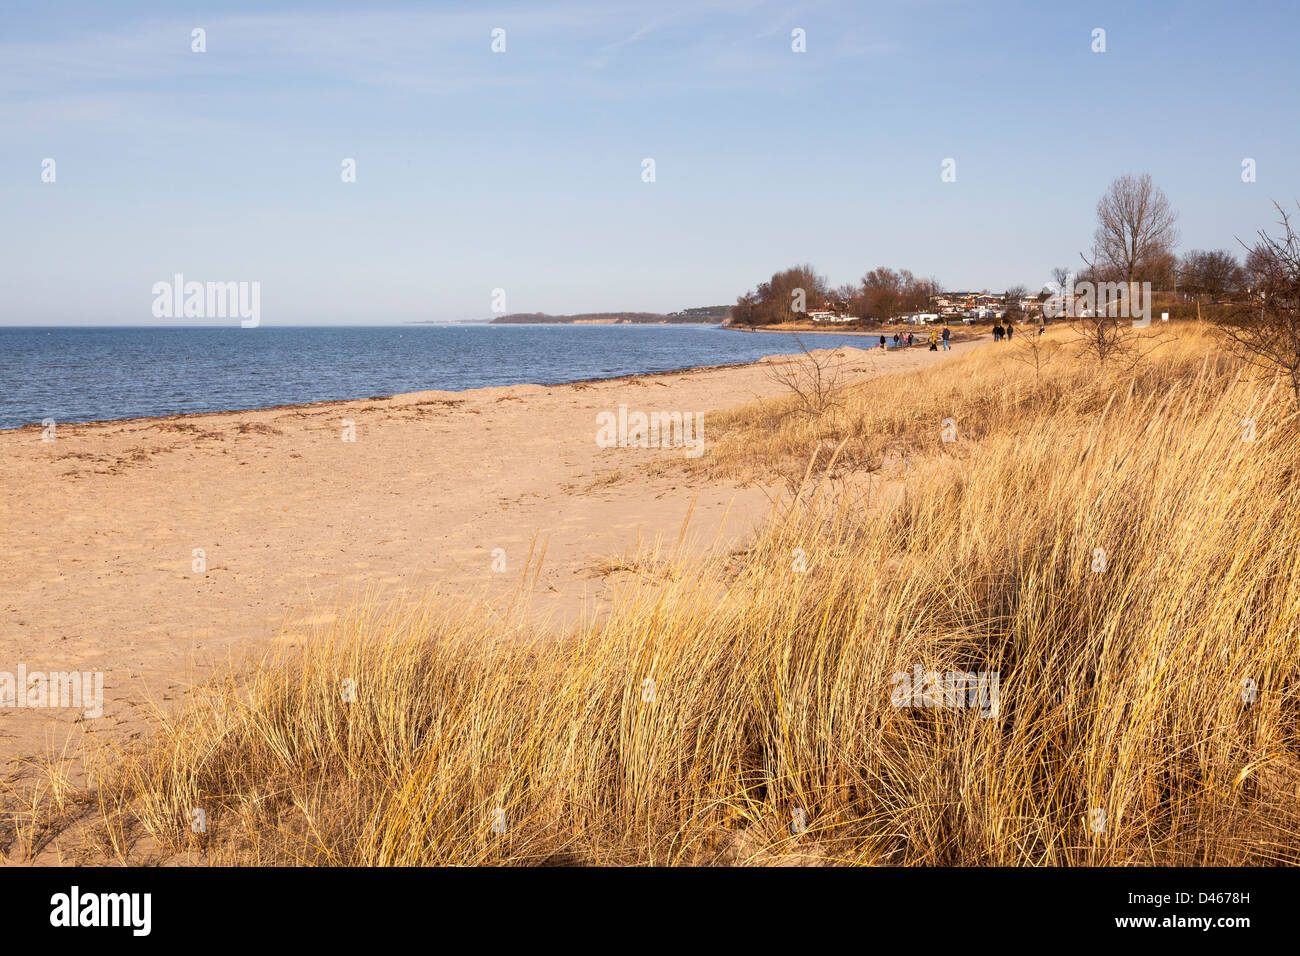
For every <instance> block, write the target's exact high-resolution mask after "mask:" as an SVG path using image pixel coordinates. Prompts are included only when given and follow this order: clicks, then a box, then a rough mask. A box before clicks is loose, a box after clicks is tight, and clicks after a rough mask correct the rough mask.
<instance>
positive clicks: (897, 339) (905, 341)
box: [877, 325, 951, 352]
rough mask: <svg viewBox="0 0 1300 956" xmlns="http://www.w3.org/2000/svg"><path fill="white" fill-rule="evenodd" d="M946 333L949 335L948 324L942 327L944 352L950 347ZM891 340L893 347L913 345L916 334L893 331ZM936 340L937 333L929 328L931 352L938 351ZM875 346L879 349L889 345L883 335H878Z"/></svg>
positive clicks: (937, 339) (937, 337) (937, 338)
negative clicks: (877, 342) (878, 338)
mask: <svg viewBox="0 0 1300 956" xmlns="http://www.w3.org/2000/svg"><path fill="white" fill-rule="evenodd" d="M948 335H949V332H948V326H946V325H945V326H944V327H943V350H944V351H945V352H946V351H948V349H949V348H951V346H950V345H949V344H948ZM892 341H893V343H894V348H898V346H900V345H915V344H916V336H915V335H913V334H912V333H911V332H895V333H894V335H893V339H892ZM938 341H939V333H938V332H936V331H935V330H934V329H931V330H930V351H931V352H936V351H938V349H939V346H938V344H937V343H938ZM877 347H878V348H880V349H881V350H884V349H887V348H888V347H889V346H888V345H887V344H886V343H885V337H884V336H883V335H882V336H881V337H880V344H879V345H878V346H877Z"/></svg>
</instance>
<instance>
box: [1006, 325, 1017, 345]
mask: <svg viewBox="0 0 1300 956" xmlns="http://www.w3.org/2000/svg"><path fill="white" fill-rule="evenodd" d="M1015 328H1016V327H1015V326H1014V325H1012V324H1011V322H1010V321H1009V320H1008V322H1007V341H1008V342H1010V341H1011V333H1012V332H1014V331H1015Z"/></svg>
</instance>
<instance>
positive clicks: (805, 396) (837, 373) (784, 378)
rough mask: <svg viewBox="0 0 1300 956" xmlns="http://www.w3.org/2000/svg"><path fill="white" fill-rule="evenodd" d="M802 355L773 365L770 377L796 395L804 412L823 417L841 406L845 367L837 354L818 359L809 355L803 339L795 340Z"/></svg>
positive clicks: (825, 352) (824, 353) (769, 369)
mask: <svg viewBox="0 0 1300 956" xmlns="http://www.w3.org/2000/svg"><path fill="white" fill-rule="evenodd" d="M795 341H796V342H798V343H799V349H800V351H801V352H802V353H803V354H802V355H792V356H788V357H786V358H784V359H780V360H778V361H775V362H773V363H772V364H771V366H770V367H769V368H768V370H767V377H768V378H769V379H770V380H771V381H773V382H775V383H776V384H777V385H780V386H781V387H782V388H785V389H787V390H788V391H789V392H790V393H791V394H792V395H794V397H795V399H796V401H797V403H798V405H799V408H800V410H801V411H803V412H805V413H807V414H809V415H821V414H822V413H824V412H825V411H827V410H828V409H830V408H835V407H837V406H838V405H839V401H838V399H837V398H836V395H837V393H838V391H839V388H840V379H841V375H842V372H843V363H842V361H841V360H840V358H839V356H838V354H837V353H836V352H835V351H834V350H826V351H824V352H822V354H820V355H817V354H814V353H812V352H810V351H808V346H806V345H804V344H803V339H801V338H799V336H797V335H796V336H795Z"/></svg>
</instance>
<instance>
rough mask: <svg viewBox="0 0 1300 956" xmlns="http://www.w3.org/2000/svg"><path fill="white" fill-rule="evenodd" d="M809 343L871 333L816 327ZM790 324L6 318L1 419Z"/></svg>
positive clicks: (514, 366) (440, 380)
mask: <svg viewBox="0 0 1300 956" xmlns="http://www.w3.org/2000/svg"><path fill="white" fill-rule="evenodd" d="M804 341H805V343H807V345H808V347H809V348H832V347H834V346H838V345H855V346H858V347H867V346H869V345H870V344H872V343H873V342H875V340H874V339H865V338H863V337H861V336H849V335H809V336H805V337H804ZM798 348H799V346H798V344H797V343H796V342H795V339H794V336H790V335H780V334H767V333H763V334H753V335H751V334H745V333H741V332H731V331H727V330H724V329H721V328H719V327H717V326H699V325H695V326H671V325H641V326H635V325H634V326H610V325H586V326H574V325H560V326H527V325H452V326H446V325H442V326H439V325H413V326H412V325H408V326H399V327H366V328H358V327H349V328H337V327H335V328H301V327H300V328H284V327H281V328H275V327H272V328H266V327H263V328H257V329H241V328H238V327H230V328H116V329H106V328H94V329H92V328H58V329H41V328H0V428H15V427H17V426H20V425H30V424H33V423H36V422H40V421H41V420H42V419H45V418H52V419H54V420H55V421H56V422H82V421H93V420H97V419H112V418H139V417H142V416H146V415H170V414H174V413H178V412H209V411H230V410H234V409H242V408H267V407H269V406H271V405H287V404H295V403H300V402H316V401H327V400H334V399H347V398H369V397H372V396H378V395H393V394H396V393H399V392H418V391H423V390H426V389H451V390H459V389H466V388H480V387H483V386H488V385H514V384H518V383H521V382H532V383H536V384H540V385H549V384H555V383H558V382H574V381H579V380H581V379H587V378H601V377H607V376H614V375H633V374H640V373H644V372H662V371H669V370H672V369H679V368H688V367H691V366H696V365H721V364H725V363H728V362H751V361H753V360H755V359H757V358H760V357H761V356H764V355H772V354H779V353H787V352H796V351H798Z"/></svg>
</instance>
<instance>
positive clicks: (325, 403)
mask: <svg viewBox="0 0 1300 956" xmlns="http://www.w3.org/2000/svg"><path fill="white" fill-rule="evenodd" d="M843 334H846V335H847V334H849V333H843ZM845 347H848V346H845ZM912 347H913V348H920V347H921V346H920V345H919V344H918V345H916V346H912ZM863 351H878V350H870V349H865V350H863ZM890 351H894V350H893V349H891V350H890ZM801 355H802V353H801V352H781V353H774V354H772V355H767V356H763V357H762V358H759V359H755V360H754V361H752V362H722V363H720V364H713V365H684V366H681V367H680V368H670V369H660V370H658V371H653V372H634V373H630V374H626V375H597V376H595V377H592V378H576V379H570V380H566V381H563V382H510V383H507V384H505V385H473V386H470V387H469V388H461V389H455V388H431V389H422V390H420V391H416V392H393V393H391V394H387V395H363V396H359V397H355V398H323V399H320V400H318V401H314V402H285V403H281V404H277V405H256V406H252V407H248V408H216V409H212V410H210V411H202V412H172V413H171V414H168V415H137V416H134V417H128V418H88V419H84V420H82V421H73V420H68V421H59V422H57V426H58V427H59V428H60V429H62V428H71V427H84V426H89V425H127V424H132V423H135V422H168V421H175V420H178V419H186V418H203V417H210V416H214V415H241V414H254V413H257V412H273V411H291V410H295V409H316V408H327V407H329V406H331V405H349V404H352V403H354V402H393V401H400V400H402V399H406V398H411V397H413V396H424V395H431V394H435V393H436V394H447V395H462V396H464V395H469V394H470V393H475V392H486V391H490V390H493V389H503V388H504V389H508V388H547V389H553V388H567V387H571V386H574V385H593V384H596V383H600V382H611V383H620V382H623V383H626V382H631V381H635V380H638V379H643V378H662V377H665V376H670V375H681V374H684V373H689V372H714V371H719V370H722V369H734V368H745V367H747V366H751V365H752V366H760V365H764V364H767V363H770V362H771V361H773V360H777V359H790V358H798V357H800V356H801ZM41 427H42V426H41V424H40V423H39V422H29V423H28V424H26V425H14V426H12V427H9V428H0V436H4V435H7V434H16V433H19V432H24V431H29V430H31V429H37V430H39V429H40V428H41Z"/></svg>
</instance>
